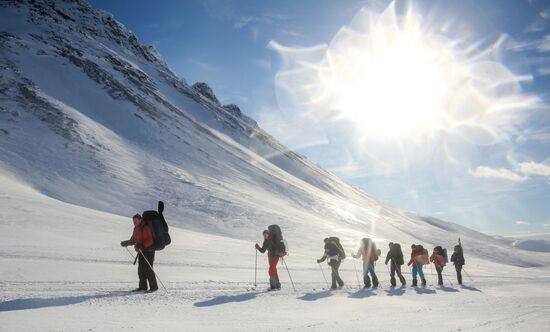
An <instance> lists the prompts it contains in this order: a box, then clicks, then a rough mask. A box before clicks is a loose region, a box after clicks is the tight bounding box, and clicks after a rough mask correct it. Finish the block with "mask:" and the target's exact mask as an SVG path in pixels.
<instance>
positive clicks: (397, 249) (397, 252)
mask: <svg viewBox="0 0 550 332" xmlns="http://www.w3.org/2000/svg"><path fill="white" fill-rule="evenodd" d="M392 252H393V253H394V257H393V259H395V263H396V264H397V265H403V264H405V260H404V259H403V251H401V245H400V244H399V243H394V244H393V247H392Z"/></svg>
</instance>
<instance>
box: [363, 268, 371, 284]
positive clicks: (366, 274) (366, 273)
mask: <svg viewBox="0 0 550 332" xmlns="http://www.w3.org/2000/svg"><path fill="white" fill-rule="evenodd" d="M363 282H364V284H365V287H370V278H369V263H368V262H363Z"/></svg>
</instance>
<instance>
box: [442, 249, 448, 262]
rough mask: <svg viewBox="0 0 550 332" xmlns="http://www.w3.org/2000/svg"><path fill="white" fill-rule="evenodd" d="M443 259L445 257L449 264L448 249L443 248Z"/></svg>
mask: <svg viewBox="0 0 550 332" xmlns="http://www.w3.org/2000/svg"><path fill="white" fill-rule="evenodd" d="M443 257H445V263H449V255H448V254H447V248H443Z"/></svg>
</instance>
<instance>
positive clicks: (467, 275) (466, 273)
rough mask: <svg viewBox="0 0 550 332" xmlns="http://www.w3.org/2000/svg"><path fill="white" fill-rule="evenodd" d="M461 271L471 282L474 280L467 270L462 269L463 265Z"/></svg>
mask: <svg viewBox="0 0 550 332" xmlns="http://www.w3.org/2000/svg"><path fill="white" fill-rule="evenodd" d="M462 271H464V273H466V275H467V276H468V279H470V281H471V282H474V279H472V277H470V275H469V274H468V272H467V271H466V270H465V269H464V267H462Z"/></svg>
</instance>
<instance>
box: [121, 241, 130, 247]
mask: <svg viewBox="0 0 550 332" xmlns="http://www.w3.org/2000/svg"><path fill="white" fill-rule="evenodd" d="M129 242H130V241H128V240H126V241H120V245H121V246H122V247H127V246H128V243H129Z"/></svg>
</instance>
